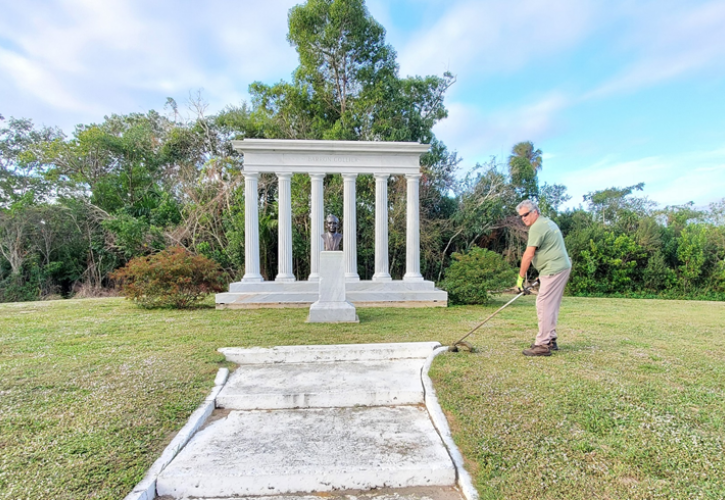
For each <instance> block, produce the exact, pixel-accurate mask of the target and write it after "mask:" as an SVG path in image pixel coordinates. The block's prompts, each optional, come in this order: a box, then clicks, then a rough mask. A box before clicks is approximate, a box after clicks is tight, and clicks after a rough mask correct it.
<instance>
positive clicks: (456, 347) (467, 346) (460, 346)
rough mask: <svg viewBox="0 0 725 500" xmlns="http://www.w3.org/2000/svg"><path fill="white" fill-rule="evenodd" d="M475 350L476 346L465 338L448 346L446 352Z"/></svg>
mask: <svg viewBox="0 0 725 500" xmlns="http://www.w3.org/2000/svg"><path fill="white" fill-rule="evenodd" d="M475 350H476V348H475V347H473V344H471V343H470V342H466V341H465V340H462V341H460V342H456V343H455V344H453V345H452V346H450V347H449V348H448V352H474V351H475Z"/></svg>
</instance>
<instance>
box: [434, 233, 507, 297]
mask: <svg viewBox="0 0 725 500" xmlns="http://www.w3.org/2000/svg"><path fill="white" fill-rule="evenodd" d="M452 257H453V263H452V264H451V266H450V267H449V268H448V270H447V271H446V278H445V280H443V282H442V283H441V286H442V287H443V288H444V289H445V290H446V291H447V292H448V300H449V301H451V303H453V304H487V303H488V302H489V301H490V300H491V295H492V294H496V293H498V291H500V290H503V289H505V288H510V287H511V286H513V283H515V282H516V271H515V270H514V269H513V268H512V267H511V266H510V265H509V264H507V263H506V262H505V261H504V260H503V258H502V257H501V256H500V255H499V254H497V253H496V252H492V251H490V250H486V249H485V248H478V247H473V248H471V249H470V250H469V251H468V252H467V253H454V254H453V256H452Z"/></svg>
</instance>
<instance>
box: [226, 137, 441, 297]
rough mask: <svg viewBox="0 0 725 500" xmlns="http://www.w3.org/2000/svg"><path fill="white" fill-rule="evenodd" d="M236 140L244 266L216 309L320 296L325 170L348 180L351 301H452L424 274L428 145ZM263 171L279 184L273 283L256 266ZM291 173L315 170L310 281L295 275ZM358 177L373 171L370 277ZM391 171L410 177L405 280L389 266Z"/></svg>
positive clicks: (345, 244) (345, 246)
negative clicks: (362, 272) (364, 269)
mask: <svg viewBox="0 0 725 500" xmlns="http://www.w3.org/2000/svg"><path fill="white" fill-rule="evenodd" d="M232 144H233V146H234V149H236V150H237V151H239V152H241V153H242V154H244V168H243V171H242V174H243V175H244V190H245V221H244V222H245V231H244V246H245V248H244V249H245V270H244V277H243V278H242V281H241V282H238V283H232V284H231V285H230V286H229V293H225V294H218V295H217V296H216V302H217V305H218V306H219V307H265V306H266V307H274V306H276V307H290V306H300V307H302V306H305V305H309V304H311V303H312V302H315V301H316V300H317V297H316V294H317V291H318V289H319V279H320V274H319V269H320V268H319V266H320V252H321V251H322V235H323V232H324V193H323V189H324V178H325V175H327V174H342V178H343V214H342V217H341V219H342V224H343V228H342V238H343V239H342V251H343V252H344V267H345V282H346V284H347V290H348V295H349V296H350V300H351V302H355V303H356V305H362V306H365V305H392V306H408V307H410V306H431V305H432V306H445V305H447V300H448V296H447V294H446V293H445V292H443V291H441V290H437V289H435V287H434V286H433V283H432V282H430V281H425V280H424V279H423V276H422V275H421V274H420V202H419V186H420V176H421V174H420V155H421V154H423V153H425V152H427V151H428V149H429V145H428V144H418V143H411V142H369V141H368V142H366V141H313V140H286V139H245V140H242V141H232ZM262 173H273V174H275V175H276V176H277V179H278V183H279V189H278V197H279V198H278V203H279V221H278V231H279V239H278V249H277V251H278V258H277V262H278V266H279V268H278V272H277V276H276V277H275V279H274V282H270V281H265V280H264V278H263V277H262V275H261V274H260V267H259V250H260V249H259V207H258V201H259V193H258V181H259V175H260V174H262ZM293 174H306V175H309V176H310V186H311V188H310V230H311V235H312V237H311V241H310V275H309V277H308V279H307V281H298V280H297V278H296V277H295V276H294V274H293V272H292V271H293V270H292V195H291V179H292V175H293ZM358 175H373V176H374V177H375V274H373V277H372V280H371V281H360V277H359V276H358V273H357V220H356V219H357V215H356V203H357V202H356V187H355V186H356V179H357V177H358ZM391 175H401V176H405V178H406V182H407V191H406V206H407V210H406V272H405V275H404V276H403V280H402V281H393V280H392V278H391V276H390V273H389V269H388V266H389V264H388V222H389V217H388V178H389V177H390V176H391ZM266 250H268V249H266Z"/></svg>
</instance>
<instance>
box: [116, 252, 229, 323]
mask: <svg viewBox="0 0 725 500" xmlns="http://www.w3.org/2000/svg"><path fill="white" fill-rule="evenodd" d="M112 278H113V279H116V280H118V281H119V282H120V286H121V293H122V294H123V295H124V296H125V297H126V298H127V299H129V300H133V301H134V302H136V304H138V305H139V306H141V307H143V308H147V309H152V308H159V307H170V308H176V309H185V308H189V307H193V306H194V305H196V304H197V303H198V302H199V301H201V300H203V299H204V297H206V296H207V295H208V294H210V293H214V292H223V291H224V290H225V285H226V282H227V279H226V276H225V274H224V272H223V271H222V270H221V268H220V267H219V265H218V264H217V263H216V262H214V261H213V260H210V259H208V258H206V257H204V256H203V255H192V254H190V253H189V252H188V251H187V250H185V249H184V248H181V247H173V248H168V249H166V250H164V251H163V252H159V253H157V254H155V255H151V256H148V257H136V258H135V259H132V260H131V261H130V262H129V263H128V264H126V266H125V267H123V268H121V269H119V270H117V271H116V272H115V273H113V275H112Z"/></svg>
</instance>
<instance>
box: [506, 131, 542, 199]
mask: <svg viewBox="0 0 725 500" xmlns="http://www.w3.org/2000/svg"><path fill="white" fill-rule="evenodd" d="M541 155H542V153H541V150H540V149H534V143H533V142H531V141H524V142H519V143H517V144H515V145H514V147H513V148H512V149H511V156H509V160H508V166H509V174H510V175H511V184H512V185H513V186H514V187H515V188H516V190H517V191H518V192H519V195H520V197H521V198H538V193H539V189H538V181H537V175H538V172H539V170H541V168H542V162H543V160H542V157H541Z"/></svg>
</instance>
